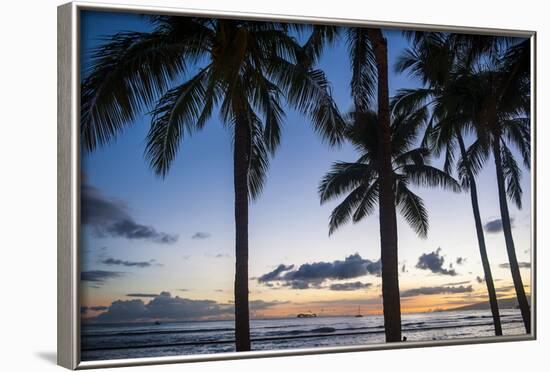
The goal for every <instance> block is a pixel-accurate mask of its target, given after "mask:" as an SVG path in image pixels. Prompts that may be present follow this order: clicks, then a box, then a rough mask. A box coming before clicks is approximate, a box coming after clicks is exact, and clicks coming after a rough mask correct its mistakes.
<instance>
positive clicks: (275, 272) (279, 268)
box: [258, 264, 294, 283]
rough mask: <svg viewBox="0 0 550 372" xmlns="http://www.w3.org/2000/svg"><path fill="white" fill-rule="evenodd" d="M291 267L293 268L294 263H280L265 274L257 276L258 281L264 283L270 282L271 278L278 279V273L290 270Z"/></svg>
mask: <svg viewBox="0 0 550 372" xmlns="http://www.w3.org/2000/svg"><path fill="white" fill-rule="evenodd" d="M293 268H294V265H284V264H280V265H279V266H277V267H276V268H275V269H274V270H273V271H270V272H268V273H267V274H264V275H262V276H260V277H259V278H258V282H260V283H265V282H270V281H272V280H280V275H281V274H282V273H283V272H285V271H289V270H292V269H293Z"/></svg>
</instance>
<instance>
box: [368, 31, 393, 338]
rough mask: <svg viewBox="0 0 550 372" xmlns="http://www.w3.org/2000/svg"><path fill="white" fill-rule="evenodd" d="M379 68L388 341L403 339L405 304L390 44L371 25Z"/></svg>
mask: <svg viewBox="0 0 550 372" xmlns="http://www.w3.org/2000/svg"><path fill="white" fill-rule="evenodd" d="M367 32H368V34H369V38H370V40H371V42H372V44H373V47H374V55H375V59H376V67H377V71H378V119H379V125H380V128H379V130H378V143H379V147H378V148H379V150H378V151H379V153H378V159H380V160H379V164H378V166H379V182H380V192H379V209H380V212H379V214H380V245H381V257H380V259H381V262H382V301H383V306H384V328H385V331H386V342H398V341H401V305H400V297H399V263H398V257H397V217H396V211H395V192H394V186H393V185H394V180H393V168H392V163H391V128H390V109H389V93H388V46H387V41H386V39H385V38H384V36H383V35H382V31H381V30H380V29H369V30H368V31H367Z"/></svg>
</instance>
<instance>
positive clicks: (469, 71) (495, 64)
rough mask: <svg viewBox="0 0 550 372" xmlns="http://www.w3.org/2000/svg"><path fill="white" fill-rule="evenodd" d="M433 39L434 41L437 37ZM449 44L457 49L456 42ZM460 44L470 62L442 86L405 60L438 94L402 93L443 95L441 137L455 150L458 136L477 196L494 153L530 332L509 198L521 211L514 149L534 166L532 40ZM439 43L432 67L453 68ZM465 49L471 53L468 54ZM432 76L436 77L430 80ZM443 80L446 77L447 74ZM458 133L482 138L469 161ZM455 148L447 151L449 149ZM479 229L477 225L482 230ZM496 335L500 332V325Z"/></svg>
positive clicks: (412, 99) (407, 95) (414, 98)
mask: <svg viewBox="0 0 550 372" xmlns="http://www.w3.org/2000/svg"><path fill="white" fill-rule="evenodd" d="M428 39H433V37H429V38H428ZM449 40H450V41H451V44H453V40H452V39H449ZM449 40H447V41H449ZM424 41H426V38H424ZM432 41H433V40H432ZM460 41H461V42H462V43H457V42H456V39H455V40H454V43H455V49H454V50H460V49H462V53H463V55H466V56H468V59H464V58H463V59H462V61H460V63H459V64H458V65H457V66H455V67H454V69H455V70H454V72H452V73H451V74H450V75H449V76H446V79H447V83H446V84H442V83H441V81H440V82H439V83H438V81H437V79H436V78H435V77H434V76H437V75H436V74H434V71H429V72H427V73H421V70H422V65H423V64H425V63H424V62H419V61H420V60H419V59H418V60H417V62H419V63H415V62H414V61H413V59H414V58H410V57H411V56H412V55H413V54H410V53H409V56H408V57H407V56H406V58H404V59H403V60H402V63H401V64H400V68H403V69H405V68H411V69H412V70H413V71H415V73H420V75H422V78H423V80H424V82H425V83H431V85H432V88H433V87H435V92H434V89H432V91H430V90H429V89H427V90H423V91H421V90H418V91H417V94H416V95H415V94H414V93H412V92H401V97H400V99H401V100H404V101H409V104H412V105H415V104H418V103H419V102H421V101H422V100H423V99H426V98H427V97H428V96H430V95H432V94H434V93H435V94H436V96H437V95H438V97H437V99H436V101H437V104H438V105H439V107H438V109H437V110H439V111H440V112H439V114H440V115H441V114H443V115H445V114H444V113H445V112H446V113H452V114H451V115H447V118H446V119H443V120H442V121H441V123H440V124H441V125H440V127H439V130H442V129H444V130H442V131H440V135H443V137H441V138H440V139H439V140H440V141H442V142H443V143H444V142H446V143H447V144H451V146H452V145H453V144H452V142H450V141H451V140H452V139H453V136H454V138H455V141H458V144H459V148H460V151H461V153H462V160H461V162H460V168H461V172H462V177H463V180H464V181H466V183H467V184H469V186H470V190H471V192H472V191H473V189H472V186H474V187H475V183H472V182H471V180H472V179H473V178H474V176H475V174H476V173H477V172H478V171H479V170H480V169H481V167H482V166H483V164H484V162H485V161H486V159H487V158H488V156H489V154H491V153H492V155H493V159H494V161H495V169H496V180H497V186H498V192H499V206H500V211H501V219H502V227H503V233H504V236H505V242H506V251H507V254H508V259H509V262H510V269H511V272H512V279H513V282H514V287H515V290H516V295H517V300H518V304H519V307H520V310H521V313H522V318H523V322H524V326H525V329H526V332H527V333H530V329H531V325H530V324H531V320H530V310H529V303H528V301H527V297H526V295H525V289H524V286H523V282H522V279H521V274H520V271H519V265H518V263H517V257H516V253H515V247H514V241H513V236H512V230H511V221H510V215H509V210H508V202H507V197H508V198H510V199H511V200H512V201H513V202H515V203H516V205H517V206H518V208H521V196H522V190H521V186H520V178H521V170H520V168H519V166H518V164H517V162H516V160H515V159H514V156H513V153H512V151H511V150H510V148H509V144H511V145H513V146H515V147H516V148H517V149H518V150H519V152H520V154H521V157H522V158H523V163H524V166H525V167H526V168H529V166H530V128H529V125H530V120H529V109H530V106H529V105H530V93H529V92H530V82H529V41H528V40H527V41H522V42H518V41H517V40H513V39H512V40H510V39H500V40H495V39H494V38H486V39H485V40H484V39H483V38H480V37H477V38H476V43H475V45H476V46H477V47H478V50H477V52H478V53H477V52H472V45H473V43H472V42H471V40H470V41H469V40H468V39H467V38H465V37H462V38H461V39H460ZM433 44H434V43H432V45H431V47H432V48H431V49H430V50H431V51H430V52H429V53H427V54H428V55H429V58H431V63H430V66H431V67H432V68H434V66H447V67H449V66H451V68H453V67H452V64H453V63H455V62H456V61H455V62H453V61H452V60H451V59H449V58H446V57H445V53H446V52H445V50H444V48H439V49H438V48H437V46H436V48H435V50H439V52H435V51H434V48H433V46H434V45H433ZM465 46H466V50H467V51H469V53H464V47H465ZM479 50H481V52H479ZM476 53H477V57H478V59H477V61H476V57H475V56H474V57H472V55H475V54H476ZM436 56H437V57H436ZM442 56H443V57H442ZM407 60H408V62H407ZM435 70H438V71H439V72H441V71H445V68H443V69H441V68H435ZM430 74H432V77H430V76H429V75H430ZM443 76H445V75H444V74H443ZM439 77H440V76H439ZM468 125H470V128H468ZM457 128H463V129H466V130H472V129H473V130H474V131H475V133H476V135H477V137H478V138H477V140H476V141H475V142H474V143H473V144H472V145H471V146H470V148H469V149H468V150H467V154H466V156H464V151H465V147H464V144H463V141H462V135H461V133H460V130H457ZM461 141H462V144H461V143H460V142H461ZM449 149H450V148H447V150H449ZM451 152H452V151H451ZM448 154H449V156H448V157H447V159H448V160H449V162H448V163H449V164H450V160H451V157H450V153H449V151H448ZM474 209H475V207H474ZM476 219H477V217H476ZM478 224H479V223H478V221H477V220H476V226H477V225H478ZM478 236H479V232H478ZM480 250H482V244H480ZM484 266H485V263H484ZM486 274H487V272H486ZM486 277H487V275H486ZM487 285H488V290H489V294H490V297H493V296H492V295H491V292H492V291H494V285H493V286H492V287H493V289H492V290H491V289H489V283H487ZM494 297H496V295H495V296H494ZM492 302H496V300H492ZM495 306H496V304H493V305H492V306H491V307H492V310H493V315H494V314H495V312H494V308H495ZM495 331H497V332H498V328H497V324H496V323H495ZM497 334H498V333H497Z"/></svg>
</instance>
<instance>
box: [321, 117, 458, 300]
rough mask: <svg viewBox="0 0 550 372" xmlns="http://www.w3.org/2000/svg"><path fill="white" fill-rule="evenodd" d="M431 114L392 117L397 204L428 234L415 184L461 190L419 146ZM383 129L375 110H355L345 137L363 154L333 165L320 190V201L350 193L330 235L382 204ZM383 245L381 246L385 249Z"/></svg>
mask: <svg viewBox="0 0 550 372" xmlns="http://www.w3.org/2000/svg"><path fill="white" fill-rule="evenodd" d="M426 117H427V111H424V112H419V111H416V112H414V113H411V114H402V113H400V114H398V115H393V116H392V117H391V118H392V125H391V127H390V130H391V132H390V133H391V138H390V141H391V166H392V178H391V179H392V182H393V185H392V192H393V198H392V199H393V200H394V201H395V202H394V203H395V204H394V207H396V208H398V209H399V211H400V213H401V215H402V216H403V218H404V219H405V220H406V222H407V223H408V224H409V225H410V226H411V228H412V229H413V230H414V231H415V232H416V233H417V234H418V235H419V236H420V237H423V238H424V237H426V236H427V234H428V226H429V225H428V211H427V209H426V207H425V205H424V202H423V200H422V198H421V197H419V196H418V195H417V194H415V193H414V192H413V190H411V188H410V187H411V186H417V187H442V188H445V189H449V190H452V191H455V192H458V191H460V185H459V184H458V182H457V181H456V180H454V179H453V178H452V177H451V176H449V175H448V174H447V173H445V172H444V171H442V170H440V169H437V168H435V167H433V166H432V165H430V152H429V150H428V149H427V148H424V147H415V143H416V142H417V132H418V128H419V126H421V125H423V123H424V122H425V120H426ZM380 130H381V126H380V122H379V118H378V115H377V114H376V113H374V112H373V111H366V112H353V113H351V114H350V116H349V124H348V128H347V130H346V137H347V138H348V139H349V141H350V142H351V143H352V144H353V145H354V147H355V149H356V150H357V152H358V153H359V158H358V159H357V160H356V161H355V162H351V163H350V162H336V163H334V164H333V165H332V167H331V170H330V171H329V172H328V173H327V174H326V175H325V176H324V177H323V179H322V181H321V183H320V185H319V190H318V191H319V196H320V199H321V203H326V202H328V201H330V200H334V199H337V198H339V197H344V196H345V198H344V199H343V201H341V202H340V204H338V205H337V206H336V207H335V208H334V210H333V211H332V213H331V215H330V221H329V234H332V233H334V232H335V231H336V230H337V229H338V228H340V227H341V226H342V225H344V224H346V223H348V222H350V221H352V222H353V223H357V222H359V221H361V220H363V219H364V218H366V217H368V216H370V215H372V214H373V213H374V212H375V210H376V204H377V203H378V204H379V208H380V191H381V186H382V183H381V177H380V173H381V172H380V169H381V162H380V150H379V147H380V146H381V144H380V142H379V141H378V138H379V137H378V131H380ZM380 209H381V208H380ZM384 248H385V247H384V246H382V250H384ZM382 280H384V278H382ZM384 306H386V304H385V303H384Z"/></svg>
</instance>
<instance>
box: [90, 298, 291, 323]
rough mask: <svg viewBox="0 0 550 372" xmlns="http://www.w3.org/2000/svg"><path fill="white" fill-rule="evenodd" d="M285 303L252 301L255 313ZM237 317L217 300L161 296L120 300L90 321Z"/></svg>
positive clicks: (225, 304) (114, 321)
mask: <svg viewBox="0 0 550 372" xmlns="http://www.w3.org/2000/svg"><path fill="white" fill-rule="evenodd" d="M285 303H287V302H283V301H263V300H254V301H250V309H251V310H263V309H267V308H269V307H272V306H276V305H280V304H285ZM233 315H234V305H233V304H231V303H219V302H216V301H213V300H192V299H188V298H181V297H178V296H175V297H172V295H171V294H170V293H169V292H161V293H160V294H159V295H156V296H155V297H153V298H152V299H151V300H150V301H149V302H148V303H145V302H143V300H142V299H134V300H117V301H114V302H112V303H111V305H110V306H109V307H108V308H107V309H106V310H105V311H104V312H103V313H101V314H99V315H97V316H95V317H93V318H89V319H88V320H89V321H91V322H97V323H120V322H138V321H153V320H174V321H177V320H197V319H208V318H229V317H232V316H233Z"/></svg>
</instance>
